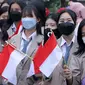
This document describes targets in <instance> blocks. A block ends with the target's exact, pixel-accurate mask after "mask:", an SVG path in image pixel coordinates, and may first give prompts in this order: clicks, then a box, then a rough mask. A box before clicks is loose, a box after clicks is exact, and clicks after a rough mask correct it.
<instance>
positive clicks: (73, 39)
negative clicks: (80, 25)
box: [60, 35, 75, 56]
mask: <svg viewBox="0 0 85 85" xmlns="http://www.w3.org/2000/svg"><path fill="white" fill-rule="evenodd" d="M74 42H75V35H74V36H73V38H72V40H71V42H70V44H69V45H68V46H70V45H71V43H74ZM65 43H66V40H65V39H64V38H63V37H62V41H61V44H60V47H61V49H62V52H63V56H65V53H66V45H65Z"/></svg>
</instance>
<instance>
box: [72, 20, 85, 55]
mask: <svg viewBox="0 0 85 85" xmlns="http://www.w3.org/2000/svg"><path fill="white" fill-rule="evenodd" d="M84 26H85V19H83V20H82V21H81V23H80V25H79V27H78V32H77V42H78V50H77V51H76V52H74V54H75V55H82V54H83V53H84V52H85V43H84V42H83V40H82V28H83V27H84Z"/></svg>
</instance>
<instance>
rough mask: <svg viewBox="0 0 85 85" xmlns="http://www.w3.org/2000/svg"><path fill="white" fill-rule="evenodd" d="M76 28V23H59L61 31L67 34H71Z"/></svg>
mask: <svg viewBox="0 0 85 85" xmlns="http://www.w3.org/2000/svg"><path fill="white" fill-rule="evenodd" d="M74 29H75V24H73V23H69V22H66V23H61V24H58V30H59V32H60V33H61V34H63V35H66V36H68V35H70V34H71V33H72V32H73V31H74Z"/></svg>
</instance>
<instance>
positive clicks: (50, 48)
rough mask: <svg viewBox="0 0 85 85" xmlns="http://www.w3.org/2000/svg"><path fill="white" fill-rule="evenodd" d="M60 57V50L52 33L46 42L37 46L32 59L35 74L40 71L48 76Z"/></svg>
mask: <svg viewBox="0 0 85 85" xmlns="http://www.w3.org/2000/svg"><path fill="white" fill-rule="evenodd" d="M61 58H62V51H61V49H60V48H59V46H58V43H57V40H56V37H55V36H54V34H53V33H52V34H51V36H50V37H49V39H48V40H47V41H46V43H45V44H44V45H43V46H42V44H41V45H40V46H39V48H38V50H37V52H36V54H35V56H34V59H33V63H34V71H33V72H35V74H37V73H39V72H42V73H43V74H44V75H45V76H46V77H49V76H50V75H51V73H52V72H53V70H54V69H55V67H56V66H57V65H58V63H59V62H60V60H61Z"/></svg>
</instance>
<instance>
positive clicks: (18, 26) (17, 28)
mask: <svg viewBox="0 0 85 85" xmlns="http://www.w3.org/2000/svg"><path fill="white" fill-rule="evenodd" d="M21 25H22V22H21V21H20V22H19V24H18V25H17V27H16V32H15V33H14V34H13V35H12V36H10V37H9V39H10V38H11V37H13V36H14V35H16V34H17V33H18V31H19V28H20V26H21Z"/></svg>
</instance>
